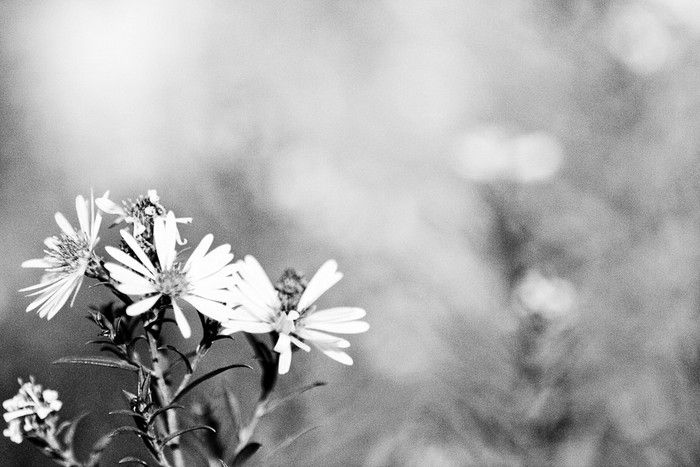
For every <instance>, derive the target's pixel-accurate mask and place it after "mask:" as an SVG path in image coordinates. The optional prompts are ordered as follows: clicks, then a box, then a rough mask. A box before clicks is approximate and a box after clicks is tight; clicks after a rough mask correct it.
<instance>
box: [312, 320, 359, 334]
mask: <svg viewBox="0 0 700 467" xmlns="http://www.w3.org/2000/svg"><path fill="white" fill-rule="evenodd" d="M304 327H306V328H307V329H316V330H318V331H326V332H336V333H338V334H359V333H362V332H366V331H367V330H368V329H369V323H366V322H365V321H346V322H342V323H337V322H330V323H313V324H310V323H306V322H305V323H304Z"/></svg>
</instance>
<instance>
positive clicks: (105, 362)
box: [53, 357, 139, 371]
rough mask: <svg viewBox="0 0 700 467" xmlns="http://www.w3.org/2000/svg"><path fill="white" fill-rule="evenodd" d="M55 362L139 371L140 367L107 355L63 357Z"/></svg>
mask: <svg viewBox="0 0 700 467" xmlns="http://www.w3.org/2000/svg"><path fill="white" fill-rule="evenodd" d="M53 363H54V364H64V363H71V364H78V365H95V366H105V367H109V368H119V369H120V370H131V371H138V370H139V367H138V366H136V365H134V364H132V363H129V362H125V361H123V360H116V359H114V358H107V357H63V358H59V359H58V360H56V361H54V362H53Z"/></svg>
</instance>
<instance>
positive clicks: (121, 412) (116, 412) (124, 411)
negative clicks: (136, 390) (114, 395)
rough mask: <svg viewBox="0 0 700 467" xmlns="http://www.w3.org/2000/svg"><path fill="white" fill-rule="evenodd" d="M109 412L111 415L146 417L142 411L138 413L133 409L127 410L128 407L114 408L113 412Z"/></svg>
mask: <svg viewBox="0 0 700 467" xmlns="http://www.w3.org/2000/svg"><path fill="white" fill-rule="evenodd" d="M109 414H110V415H127V416H129V417H138V418H143V419H145V418H146V417H144V416H143V415H141V414H140V413H136V412H134V411H132V410H127V409H122V410H112V411H111V412H109Z"/></svg>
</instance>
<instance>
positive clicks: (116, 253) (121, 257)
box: [105, 246, 155, 279]
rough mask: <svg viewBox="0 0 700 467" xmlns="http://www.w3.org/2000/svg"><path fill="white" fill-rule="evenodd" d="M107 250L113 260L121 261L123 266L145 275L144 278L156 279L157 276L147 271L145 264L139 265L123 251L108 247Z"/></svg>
mask: <svg viewBox="0 0 700 467" xmlns="http://www.w3.org/2000/svg"><path fill="white" fill-rule="evenodd" d="M105 250H106V251H107V253H109V255H110V256H111V257H112V258H114V259H116V260H117V261H119V262H120V263H122V264H123V265H125V266H127V267H129V268H131V269H133V270H134V271H136V272H138V273H141V274H143V275H144V276H146V277H148V278H150V279H155V276H154V275H153V274H152V273H151V271H149V270H148V269H146V267H145V266H144V265H143V264H141V263H139V262H138V261H136V260H135V259H134V258H132V257H131V256H129V255H127V254H126V253H124V252H123V251H122V250H120V249H118V248H114V247H113V246H106V247H105Z"/></svg>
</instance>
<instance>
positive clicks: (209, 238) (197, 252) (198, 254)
mask: <svg viewBox="0 0 700 467" xmlns="http://www.w3.org/2000/svg"><path fill="white" fill-rule="evenodd" d="M213 241H214V236H213V235H212V234H207V235H205V236H204V238H202V239H201V240H200V241H199V245H197V248H195V249H194V251H193V252H192V254H191V255H190V257H189V258H188V259H187V262H186V263H185V266H184V268H183V270H185V271H187V270H189V267H190V265H191V264H192V263H193V262H197V261H199V260H200V259H202V258H204V255H205V254H206V253H207V250H209V247H210V246H211V244H212V242H213Z"/></svg>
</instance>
